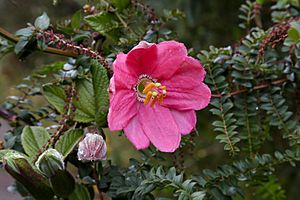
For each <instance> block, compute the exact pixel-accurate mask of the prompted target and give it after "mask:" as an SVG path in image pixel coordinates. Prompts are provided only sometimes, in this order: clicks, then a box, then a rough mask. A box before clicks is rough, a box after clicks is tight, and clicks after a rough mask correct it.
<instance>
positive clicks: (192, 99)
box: [162, 83, 211, 110]
mask: <svg viewBox="0 0 300 200" xmlns="http://www.w3.org/2000/svg"><path fill="white" fill-rule="evenodd" d="M210 98H211V91H210V89H209V88H208V86H207V85H205V84H204V83H200V84H199V85H198V86H197V87H196V88H194V89H190V90H184V89H181V88H171V89H168V87H167V96H166V98H164V101H163V104H162V106H165V107H168V108H172V109H176V110H201V109H203V108H205V107H206V106H207V105H208V104H209V102H210Z"/></svg>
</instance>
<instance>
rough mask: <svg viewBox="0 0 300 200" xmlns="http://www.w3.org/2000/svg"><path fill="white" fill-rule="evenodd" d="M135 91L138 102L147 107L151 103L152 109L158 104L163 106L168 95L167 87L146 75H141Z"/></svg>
mask: <svg viewBox="0 0 300 200" xmlns="http://www.w3.org/2000/svg"><path fill="white" fill-rule="evenodd" d="M133 89H134V90H135V92H136V95H137V100H138V101H140V102H143V103H144V104H145V105H147V104H149V103H150V107H152V106H154V104H155V103H156V102H158V103H159V104H160V105H161V104H162V103H163V100H164V98H165V97H166V95H167V88H166V86H163V85H161V84H160V83H159V82H157V80H156V79H153V78H152V77H151V76H149V75H146V74H142V75H140V77H139V79H138V81H137V83H136V85H135V86H134V88H133Z"/></svg>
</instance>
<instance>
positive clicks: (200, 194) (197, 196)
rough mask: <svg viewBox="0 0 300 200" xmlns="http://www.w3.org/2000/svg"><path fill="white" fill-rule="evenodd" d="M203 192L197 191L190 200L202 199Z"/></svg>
mask: <svg viewBox="0 0 300 200" xmlns="http://www.w3.org/2000/svg"><path fill="white" fill-rule="evenodd" d="M205 195H206V194H205V192H203V191H199V192H194V193H193V194H192V195H191V197H192V200H202V199H204V197H205Z"/></svg>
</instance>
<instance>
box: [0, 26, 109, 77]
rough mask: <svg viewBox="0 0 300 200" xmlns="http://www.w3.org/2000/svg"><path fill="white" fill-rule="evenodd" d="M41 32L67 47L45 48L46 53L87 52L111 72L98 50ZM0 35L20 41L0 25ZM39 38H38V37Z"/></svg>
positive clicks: (80, 53)
mask: <svg viewBox="0 0 300 200" xmlns="http://www.w3.org/2000/svg"><path fill="white" fill-rule="evenodd" d="M39 33H40V34H42V35H43V36H51V37H53V38H54V39H55V40H56V42H60V43H61V44H63V45H64V46H65V47H66V48H65V49H59V48H53V47H47V48H46V49H45V50H43V51H44V52H46V53H50V54H55V55H60V56H67V57H78V56H79V55H82V54H86V55H88V56H89V57H91V58H94V59H97V60H98V61H99V62H100V63H101V64H102V65H103V66H104V67H105V68H106V69H107V70H108V72H109V73H111V69H110V68H109V64H108V63H107V61H106V60H105V58H104V57H102V56H101V55H100V54H99V53H98V52H96V51H93V50H91V49H90V48H86V47H83V46H77V45H74V44H70V43H69V42H67V41H66V40H64V39H62V38H59V37H58V36H57V35H55V34H51V33H49V32H47V31H40V32H39ZM0 36H2V37H3V38H5V39H7V40H9V41H11V42H14V43H17V42H18V41H19V38H18V37H15V36H14V35H13V34H12V33H10V32H8V31H6V30H5V29H3V28H1V27H0ZM37 39H38V38H37Z"/></svg>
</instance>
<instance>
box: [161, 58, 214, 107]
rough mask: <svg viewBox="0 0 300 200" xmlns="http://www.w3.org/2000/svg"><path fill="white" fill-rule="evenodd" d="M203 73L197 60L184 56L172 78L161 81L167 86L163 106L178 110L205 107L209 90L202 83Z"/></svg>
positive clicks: (209, 94)
mask: <svg viewBox="0 0 300 200" xmlns="http://www.w3.org/2000/svg"><path fill="white" fill-rule="evenodd" d="M205 74H206V72H205V70H204V68H203V66H202V65H201V63H200V62H199V61H198V60H196V59H194V58H192V57H186V59H185V61H184V63H182V65H181V66H180V68H179V69H178V70H177V71H176V73H175V74H174V75H173V76H172V78H171V79H169V80H164V81H162V82H161V83H162V84H163V85H165V86H166V87H167V96H166V98H165V99H164V102H163V106H166V107H169V108H174V109H178V110H200V109H202V108H204V107H206V106H207V105H208V103H209V101H210V98H211V91H210V89H209V88H208V87H207V86H206V85H205V84H204V83H203V79H204V78H205Z"/></svg>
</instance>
